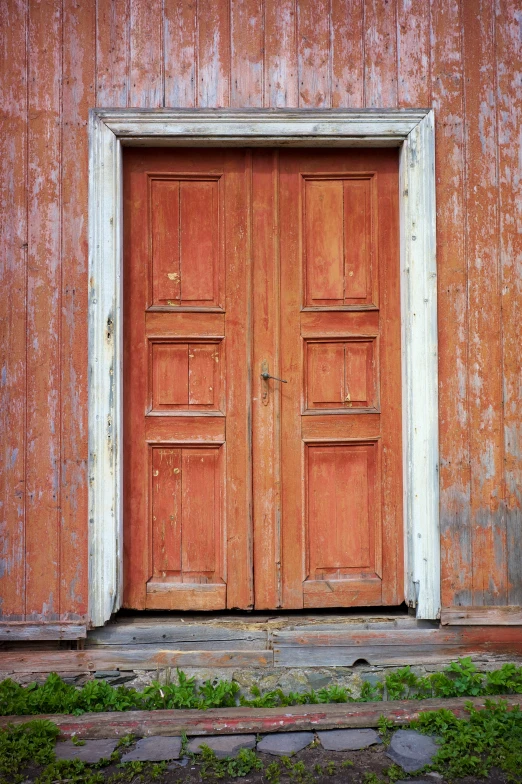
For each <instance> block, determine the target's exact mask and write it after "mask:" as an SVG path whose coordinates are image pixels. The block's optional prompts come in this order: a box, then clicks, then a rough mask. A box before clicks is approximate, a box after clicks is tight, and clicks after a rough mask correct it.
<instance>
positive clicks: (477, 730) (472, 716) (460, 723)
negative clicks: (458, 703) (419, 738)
mask: <svg viewBox="0 0 522 784" xmlns="http://www.w3.org/2000/svg"><path fill="white" fill-rule="evenodd" d="M466 709H467V710H468V711H469V718H468V719H458V718H456V716H454V715H453V713H451V712H450V711H447V710H444V709H442V710H439V711H433V712H428V713H422V714H421V715H420V716H419V718H418V719H417V720H416V721H415V722H413V723H412V726H413V727H415V728H416V729H419V730H420V731H421V732H426V733H430V734H433V735H438V736H439V737H440V738H441V745H440V748H439V751H438V752H437V755H436V757H435V760H434V763H433V765H432V766H431V767H432V768H433V769H434V770H436V771H439V772H440V773H443V775H444V778H446V779H448V780H450V781H451V780H454V779H458V778H463V777H464V776H475V777H484V776H487V775H488V772H489V770H490V769H491V768H492V767H496V768H500V769H501V770H502V771H503V772H504V774H505V776H506V778H507V779H508V780H509V781H513V782H514V781H521V770H522V712H521V711H520V708H519V707H518V706H517V707H515V708H514V709H513V710H508V709H507V705H506V703H505V702H502V701H499V702H493V701H491V700H486V705H485V707H484V708H483V709H481V710H477V709H476V708H475V707H474V706H473V705H472V704H471V703H468V705H467V707H466Z"/></svg>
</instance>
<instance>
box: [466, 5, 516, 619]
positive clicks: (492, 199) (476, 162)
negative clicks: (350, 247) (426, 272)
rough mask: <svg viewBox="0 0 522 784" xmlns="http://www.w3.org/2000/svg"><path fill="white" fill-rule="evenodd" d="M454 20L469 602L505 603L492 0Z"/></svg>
mask: <svg viewBox="0 0 522 784" xmlns="http://www.w3.org/2000/svg"><path fill="white" fill-rule="evenodd" d="M462 24H463V36H464V46H465V51H466V61H465V68H464V75H465V79H466V90H465V107H464V108H465V113H466V124H465V128H466V134H465V141H466V184H467V191H466V229H467V231H466V242H467V245H466V247H467V252H468V259H467V264H468V306H469V316H468V325H469V337H468V351H469V365H468V393H469V411H470V417H469V427H470V429H469V443H470V468H471V517H472V521H473V528H472V558H473V578H472V585H473V593H472V598H473V604H476V605H482V604H485V605H488V604H500V605H502V604H506V603H507V541H506V519H505V512H504V483H503V477H504V443H503V441H504V438H503V402H502V397H503V391H502V377H501V371H502V324H501V294H500V259H499V242H498V237H499V212H498V177H499V173H498V134H497V126H496V117H497V106H496V100H497V97H496V90H495V86H496V85H495V24H496V22H495V8H494V5H493V3H491V2H489V0H484V2H477V3H476V4H473V5H469V4H468V3H464V5H463V15H462ZM477 41H480V46H477V45H476V42H477ZM486 336H487V337H486Z"/></svg>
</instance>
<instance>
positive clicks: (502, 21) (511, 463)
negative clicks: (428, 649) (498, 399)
mask: <svg viewBox="0 0 522 784" xmlns="http://www.w3.org/2000/svg"><path fill="white" fill-rule="evenodd" d="M496 25H497V30H496V50H497V117H498V124H499V127H498V156H499V213H500V226H499V230H500V265H501V277H502V290H501V294H502V333H503V368H502V375H503V394H504V452H505V464H504V471H505V474H504V481H505V489H506V512H505V514H506V523H507V559H508V561H507V567H508V601H507V603H508V604H510V605H517V604H518V605H520V604H522V570H521V568H520V553H521V551H522V514H521V506H522V451H521V450H522V419H521V416H520V411H521V410H522V387H521V385H520V379H521V378H522V360H521V357H522V353H521V351H520V314H521V312H522V288H521V281H522V233H521V227H522V199H521V197H520V196H521V194H520V191H521V171H520V161H521V160H522V136H521V134H520V128H521V126H522V77H521V74H522V57H521V47H520V41H521V40H522V15H521V13H520V6H519V4H518V2H516V0H498V1H497V3H496Z"/></svg>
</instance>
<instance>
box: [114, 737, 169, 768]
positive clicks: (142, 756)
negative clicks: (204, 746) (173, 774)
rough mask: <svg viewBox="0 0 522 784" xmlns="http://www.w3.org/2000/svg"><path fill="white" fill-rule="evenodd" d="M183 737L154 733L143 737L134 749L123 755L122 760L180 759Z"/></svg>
mask: <svg viewBox="0 0 522 784" xmlns="http://www.w3.org/2000/svg"><path fill="white" fill-rule="evenodd" d="M180 751H181V738H179V737H168V736H167V737H166V736H163V735H152V736H151V737H150V738H141V740H139V741H138V742H137V743H136V746H135V747H134V748H133V749H132V751H128V752H127V753H126V754H123V755H122V758H121V761H122V762H134V761H135V760H137V761H138V762H166V761H167V760H176V759H179V753H180Z"/></svg>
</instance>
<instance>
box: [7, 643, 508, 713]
mask: <svg viewBox="0 0 522 784" xmlns="http://www.w3.org/2000/svg"><path fill="white" fill-rule="evenodd" d="M177 675H178V677H177V683H171V682H169V683H167V684H164V685H161V684H160V683H159V682H158V681H153V683H152V684H151V685H150V686H147V687H146V688H145V689H144V691H143V692H142V693H140V692H138V691H136V689H133V688H129V687H126V686H117V687H114V686H110V685H109V684H108V683H106V682H105V681H103V680H93V681H89V682H88V683H86V684H85V685H84V686H82V687H81V688H78V687H76V686H74V685H71V684H67V683H65V682H64V681H63V680H62V679H61V678H59V677H58V675H56V674H55V673H53V674H51V675H49V677H48V678H47V680H46V681H45V683H43V684H36V683H30V684H29V685H27V686H20V685H19V684H18V683H15V682H14V681H12V680H10V679H9V678H8V679H7V680H4V681H2V682H1V683H0V715H3V716H9V715H18V716H24V715H37V714H42V713H50V714H53V713H71V714H74V715H79V714H81V713H85V712H87V711H90V712H97V711H125V710H132V709H137V710H156V709H158V708H169V709H176V708H199V709H206V708H222V707H232V706H234V705H237V704H238V703H239V704H240V705H248V706H251V707H255V708H270V707H287V706H290V705H303V704H318V703H332V702H373V701H379V700H382V699H383V696H386V698H387V699H403V698H410V699H424V698H426V697H432V696H433V697H461V696H482V695H483V696H490V695H498V694H522V667H517V666H516V665H515V664H511V663H508V664H504V665H503V666H502V667H501V668H500V669H499V670H495V671H493V672H489V673H480V672H478V671H477V668H476V666H475V664H474V663H473V662H472V660H471V658H470V657H467V658H462V659H459V660H458V661H457V662H453V663H452V664H450V665H449V666H448V667H447V668H446V670H445V671H444V672H441V673H433V674H431V675H428V676H425V677H420V676H417V675H416V674H415V673H414V672H413V671H412V670H411V668H410V667H402V668H401V669H399V670H397V671H396V672H393V673H389V674H388V675H386V677H385V679H384V682H383V683H377V684H370V683H367V682H365V683H363V685H362V688H361V695H360V697H358V698H357V699H354V698H353V697H352V696H351V693H350V690H349V689H346V688H344V687H341V686H335V685H333V686H328V687H326V688H322V689H319V691H317V692H315V691H314V690H313V689H312V690H311V691H308V692H304V693H297V692H289V693H288V694H285V693H284V692H283V691H282V690H281V689H274V690H272V691H268V692H265V693H264V694H262V693H261V691H260V690H259V688H258V687H257V686H253V687H252V689H251V697H250V698H247V697H244V696H243V695H239V685H238V684H237V683H235V682H234V681H223V680H218V679H214V680H212V681H210V680H209V681H205V683H203V684H202V685H199V686H198V685H197V684H196V682H195V679H194V678H193V677H191V678H189V677H187V676H186V675H185V673H183V672H182V671H181V670H178V671H177Z"/></svg>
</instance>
